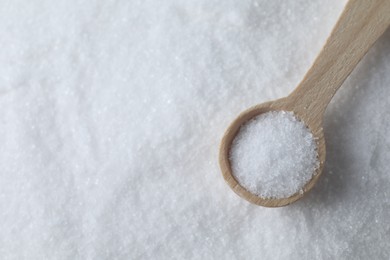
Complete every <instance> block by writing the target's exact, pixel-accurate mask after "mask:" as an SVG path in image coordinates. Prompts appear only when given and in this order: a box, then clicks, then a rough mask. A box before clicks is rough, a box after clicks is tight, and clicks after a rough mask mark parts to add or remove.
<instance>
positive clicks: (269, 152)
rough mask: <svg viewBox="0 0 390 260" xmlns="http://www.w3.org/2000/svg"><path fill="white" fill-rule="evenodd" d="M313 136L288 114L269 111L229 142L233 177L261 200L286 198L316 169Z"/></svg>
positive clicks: (245, 125) (248, 123) (243, 128)
mask: <svg viewBox="0 0 390 260" xmlns="http://www.w3.org/2000/svg"><path fill="white" fill-rule="evenodd" d="M317 155H318V153H317V146H316V142H315V140H314V137H313V135H312V133H311V132H310V130H309V129H308V128H307V127H306V126H305V124H304V123H303V122H302V121H300V120H298V119H297V117H295V116H294V114H293V113H292V112H286V111H278V112H277V111H272V112H267V113H264V114H261V115H259V116H256V117H255V118H253V119H251V120H250V121H248V122H247V123H245V124H244V125H243V126H242V127H241V128H240V130H239V132H238V134H237V136H236V137H235V139H234V140H233V143H232V147H231V150H230V161H231V167H232V170H233V175H234V176H235V178H236V179H237V181H238V182H239V183H240V184H241V185H242V186H243V187H244V188H245V189H247V190H248V191H250V192H251V193H253V194H256V195H258V196H260V197H262V198H288V197H290V196H292V195H294V194H295V193H297V192H299V191H301V190H302V188H303V187H304V185H305V184H306V183H307V182H308V181H309V180H310V179H311V177H312V176H313V174H314V173H315V170H316V169H317V168H318V166H319V161H318V156H317Z"/></svg>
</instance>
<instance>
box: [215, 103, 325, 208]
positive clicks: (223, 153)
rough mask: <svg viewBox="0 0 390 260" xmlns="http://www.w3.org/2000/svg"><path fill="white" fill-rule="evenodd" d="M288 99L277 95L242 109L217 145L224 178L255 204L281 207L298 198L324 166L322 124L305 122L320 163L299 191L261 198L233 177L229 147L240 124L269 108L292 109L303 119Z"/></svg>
mask: <svg viewBox="0 0 390 260" xmlns="http://www.w3.org/2000/svg"><path fill="white" fill-rule="evenodd" d="M287 101H288V98H283V99H278V100H275V101H270V102H266V103H262V104H259V105H256V106H253V107H251V108H249V109H247V110H245V111H244V112H242V113H241V114H240V115H239V116H238V117H237V118H236V119H235V120H234V121H233V122H232V123H231V125H230V126H229V127H228V128H227V130H226V132H225V134H224V136H223V138H222V142H221V146H220V154H219V164H220V167H221V170H222V175H223V177H224V179H225V181H226V182H227V184H228V185H229V186H230V188H231V189H232V190H233V191H234V192H235V193H237V194H238V195H239V196H241V197H242V198H244V199H246V200H247V201H249V202H251V203H253V204H256V205H260V206H265V207H281V206H286V205H288V204H291V203H293V202H295V201H297V200H298V199H300V198H302V197H303V196H304V194H305V193H307V192H308V191H309V190H311V189H312V188H313V187H314V184H315V183H316V182H317V180H318V178H319V177H320V175H321V173H322V169H323V167H324V161H325V156H326V149H325V139H324V134H323V130H322V128H318V127H317V124H316V125H313V126H310V125H306V126H307V127H308V128H309V129H310V131H311V132H312V134H313V137H314V139H315V140H316V144H317V152H318V160H319V162H320V164H319V167H318V168H317V169H316V170H315V173H313V177H312V178H311V179H310V181H309V182H307V183H306V185H305V186H304V187H303V188H302V190H301V191H300V192H297V193H295V194H293V195H292V196H290V197H288V198H282V199H274V198H262V197H260V196H257V195H255V194H253V193H251V192H249V191H247V190H246V189H245V188H244V187H242V186H241V185H240V183H239V182H238V181H237V180H236V179H235V177H234V174H233V171H232V168H231V165H230V149H231V146H232V143H233V140H234V138H235V137H236V135H237V133H238V131H239V130H240V127H241V126H242V125H243V124H245V123H246V122H247V121H249V120H251V119H252V118H254V117H256V116H258V115H260V114H263V113H267V112H271V111H291V112H293V113H294V115H295V116H296V117H297V118H298V119H299V120H301V121H303V122H304V123H306V122H305V121H304V120H303V119H302V117H300V115H299V114H298V113H296V112H295V111H293V110H292V109H291V107H290V106H289V105H288V104H289V102H287ZM304 116H307V113H306V114H304ZM309 122H312V121H309ZM302 191H303V192H302Z"/></svg>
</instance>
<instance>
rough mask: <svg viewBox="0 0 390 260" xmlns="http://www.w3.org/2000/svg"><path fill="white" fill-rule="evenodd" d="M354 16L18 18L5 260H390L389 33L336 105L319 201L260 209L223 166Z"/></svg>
mask: <svg viewBox="0 0 390 260" xmlns="http://www.w3.org/2000/svg"><path fill="white" fill-rule="evenodd" d="M344 4H345V1H339V0H332V1H320V0H312V1H309V0H299V1H283V0H278V1H267V0H258V1H256V0H253V1H250V0H240V1H237V0H236V1H233V0H224V1H218V0H198V1H180V0H162V1H157V0H154V1H148V0H143V1H137V0H129V1H126V0H116V1H114V0H106V1H103V0H91V1H76V0H58V1H49V0H47V1H44V0H19V1H17V0H1V1H0V258H1V259H255V258H257V259H367V258H370V259H388V257H389V254H390V222H389V219H390V209H389V208H390V192H389V190H390V189H389V188H390V166H389V165H390V164H389V159H390V137H389V132H390V114H389V110H390V73H389V71H390V33H389V31H388V32H387V33H386V34H385V35H384V36H383V37H382V38H381V39H380V40H379V41H378V42H377V44H376V45H375V46H374V47H373V49H372V50H371V51H370V52H369V53H368V55H367V56H366V57H365V58H364V60H363V61H362V62H361V63H360V65H359V66H358V68H357V69H356V70H355V71H354V73H353V74H352V75H351V77H350V78H349V79H348V80H347V81H346V83H345V84H344V86H343V87H342V88H341V90H340V91H339V92H338V93H337V95H336V97H335V99H334V100H333V102H332V104H331V105H330V107H329V109H328V111H327V114H326V117H325V126H324V131H325V136H326V140H327V154H328V156H327V162H326V166H325V171H324V174H323V177H322V178H321V179H320V181H319V183H318V185H317V186H316V187H315V188H314V189H313V191H312V192H311V193H310V194H309V195H308V196H307V197H306V198H305V199H303V200H302V201H299V202H297V203H295V204H293V205H291V206H288V207H285V208H280V209H267V208H262V207H257V206H254V205H250V204H249V203H247V202H246V201H244V200H242V199H240V198H239V197H238V196H236V195H235V194H234V193H233V192H232V191H231V190H230V189H229V188H228V186H227V185H226V184H225V183H224V181H223V178H222V176H221V174H220V171H219V167H218V163H217V158H218V145H219V141H220V138H221V136H222V134H223V132H224V130H225V128H226V127H227V126H228V124H229V123H230V122H231V120H233V118H234V117H235V116H236V115H237V114H238V113H239V112H241V111H242V110H244V109H245V108H248V107H250V106H252V105H254V104H257V103H261V102H264V101H267V100H270V99H275V98H279V97H282V96H285V95H287V94H288V93H289V92H290V91H292V90H293V89H294V87H295V86H296V85H297V84H298V83H299V81H300V79H301V78H302V77H303V75H304V73H305V71H306V70H307V69H308V68H309V66H310V64H311V62H312V61H313V60H314V58H315V56H316V54H317V53H318V52H319V50H320V48H321V46H322V45H323V43H324V42H325V40H326V37H327V35H328V34H329V33H330V30H331V28H332V26H333V25H334V23H335V22H336V20H337V17H338V16H339V15H340V13H341V10H342V8H343V6H344Z"/></svg>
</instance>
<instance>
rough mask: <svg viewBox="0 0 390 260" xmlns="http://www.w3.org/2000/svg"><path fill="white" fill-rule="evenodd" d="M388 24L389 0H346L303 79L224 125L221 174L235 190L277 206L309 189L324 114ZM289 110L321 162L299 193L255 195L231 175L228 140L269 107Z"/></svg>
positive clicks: (314, 179)
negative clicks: (310, 137)
mask: <svg viewBox="0 0 390 260" xmlns="http://www.w3.org/2000/svg"><path fill="white" fill-rule="evenodd" d="M389 25H390V0H350V1H348V3H347V5H346V6H345V9H344V11H343V13H342V14H341V17H340V18H339V20H338V22H337V24H336V26H335V27H334V29H333V31H332V33H331V35H330V36H329V38H328V40H327V42H326V44H325V46H324V47H323V49H322V51H321V52H320V54H319V55H318V57H317V59H316V60H315V62H314V64H313V65H312V67H311V68H310V69H309V71H308V72H307V74H306V75H305V77H304V78H303V80H302V82H301V83H300V84H299V85H298V87H297V88H296V89H295V90H294V91H293V92H292V93H291V94H290V95H289V96H288V97H286V98H282V99H278V100H275V101H270V102H267V103H263V104H260V105H257V106H254V107H252V108H249V109H248V110H246V111H244V112H242V113H241V114H240V115H239V116H238V117H237V118H236V119H235V120H234V121H233V123H232V124H231V125H230V126H229V127H228V129H227V130H226V132H225V135H224V137H223V139H222V142H221V146H220V155H219V163H220V166H221V170H222V174H223V177H224V178H225V180H226V182H227V183H228V184H229V186H230V187H231V188H232V189H233V191H235V192H236V193H237V194H238V195H240V196H241V197H243V198H244V199H246V200H248V201H249V202H252V203H254V204H257V205H261V206H266V207H280V206H285V205H288V204H290V203H292V202H294V201H296V200H298V199H300V198H302V197H303V196H304V195H305V194H306V193H307V192H308V191H309V190H310V189H312V188H313V186H314V184H315V183H316V182H317V180H318V178H319V177H320V175H321V172H322V170H323V167H324V162H325V152H326V151H325V150H326V149H325V139H324V133H323V130H322V123H323V117H324V112H325V109H326V107H327V106H328V104H329V102H330V100H331V99H332V97H333V96H334V94H335V93H336V91H337V90H338V89H339V88H340V86H341V85H342V83H343V82H344V80H345V79H346V78H347V77H348V75H349V74H350V73H351V72H352V70H353V69H354V68H355V67H356V65H357V64H358V63H359V61H360V60H361V59H362V58H363V56H364V55H365V54H366V53H367V51H368V50H369V49H370V47H371V46H372V45H373V44H374V42H375V41H376V40H377V39H378V38H379V37H380V36H381V35H382V34H383V33H384V32H385V30H386V29H387V27H388V26H389ZM278 110H284V111H292V112H294V114H295V115H296V116H297V117H298V118H299V119H300V120H302V121H303V122H304V123H305V124H306V125H307V127H308V128H309V129H310V130H311V132H312V133H313V136H314V137H315V138H316V140H317V150H318V156H319V161H320V166H319V168H318V169H317V170H316V173H315V174H314V175H313V177H312V179H311V180H310V181H309V182H308V183H306V185H305V186H304V188H303V193H302V191H301V192H297V193H296V194H294V195H292V196H290V197H288V198H282V199H268V198H261V197H259V196H256V195H254V194H252V193H250V192H249V191H247V190H246V189H245V188H243V187H242V186H241V185H240V184H239V183H238V182H237V180H236V179H235V178H234V175H233V173H232V169H231V166H230V161H229V152H230V147H231V144H232V141H233V139H234V137H235V136H236V134H237V132H238V131H239V129H240V126H241V125H243V124H244V123H245V122H246V121H248V120H250V119H251V118H253V117H255V116H257V115H259V114H262V113H265V112H269V111H278Z"/></svg>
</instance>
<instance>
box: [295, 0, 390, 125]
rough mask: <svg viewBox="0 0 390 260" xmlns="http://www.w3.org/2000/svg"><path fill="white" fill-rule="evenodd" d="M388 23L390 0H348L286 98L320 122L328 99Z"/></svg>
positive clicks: (389, 18)
mask: <svg viewBox="0 0 390 260" xmlns="http://www.w3.org/2000/svg"><path fill="white" fill-rule="evenodd" d="M389 25H390V0H350V1H349V2H348V3H347V5H346V6H345V9H344V11H343V13H342V15H341V16H340V18H339V20H338V22H337V24H336V26H335V27H334V29H333V31H332V33H331V35H330V36H329V38H328V40H327V42H326V44H325V46H324V47H323V49H322V50H321V52H320V54H319V55H318V57H317V59H316V60H315V62H314V64H313V65H312V67H311V68H310V70H309V71H308V72H307V74H306V75H305V77H304V79H303V80H302V82H301V83H300V84H299V86H298V87H297V88H296V89H295V90H294V91H293V92H292V93H291V94H290V96H289V97H288V100H289V101H290V102H289V103H290V104H293V105H292V106H293V109H294V111H297V112H298V113H299V114H301V115H302V116H304V117H307V118H308V119H311V121H318V124H321V122H322V117H323V114H324V112H325V109H326V107H327V105H328V104H329V102H330V100H331V99H332V97H333V96H334V94H335V93H336V91H337V90H338V89H339V87H340V86H341V85H342V84H343V82H344V80H345V79H346V78H347V77H348V75H349V74H350V73H351V72H352V70H353V69H354V68H355V67H356V65H357V64H358V63H359V61H360V60H361V59H362V58H363V56H364V55H365V54H366V52H367V51H368V50H369V49H370V47H371V46H372V45H373V44H374V43H375V41H376V40H377V39H378V38H379V37H380V36H381V35H382V34H383V33H384V32H385V31H386V29H387V27H388V26H389Z"/></svg>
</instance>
